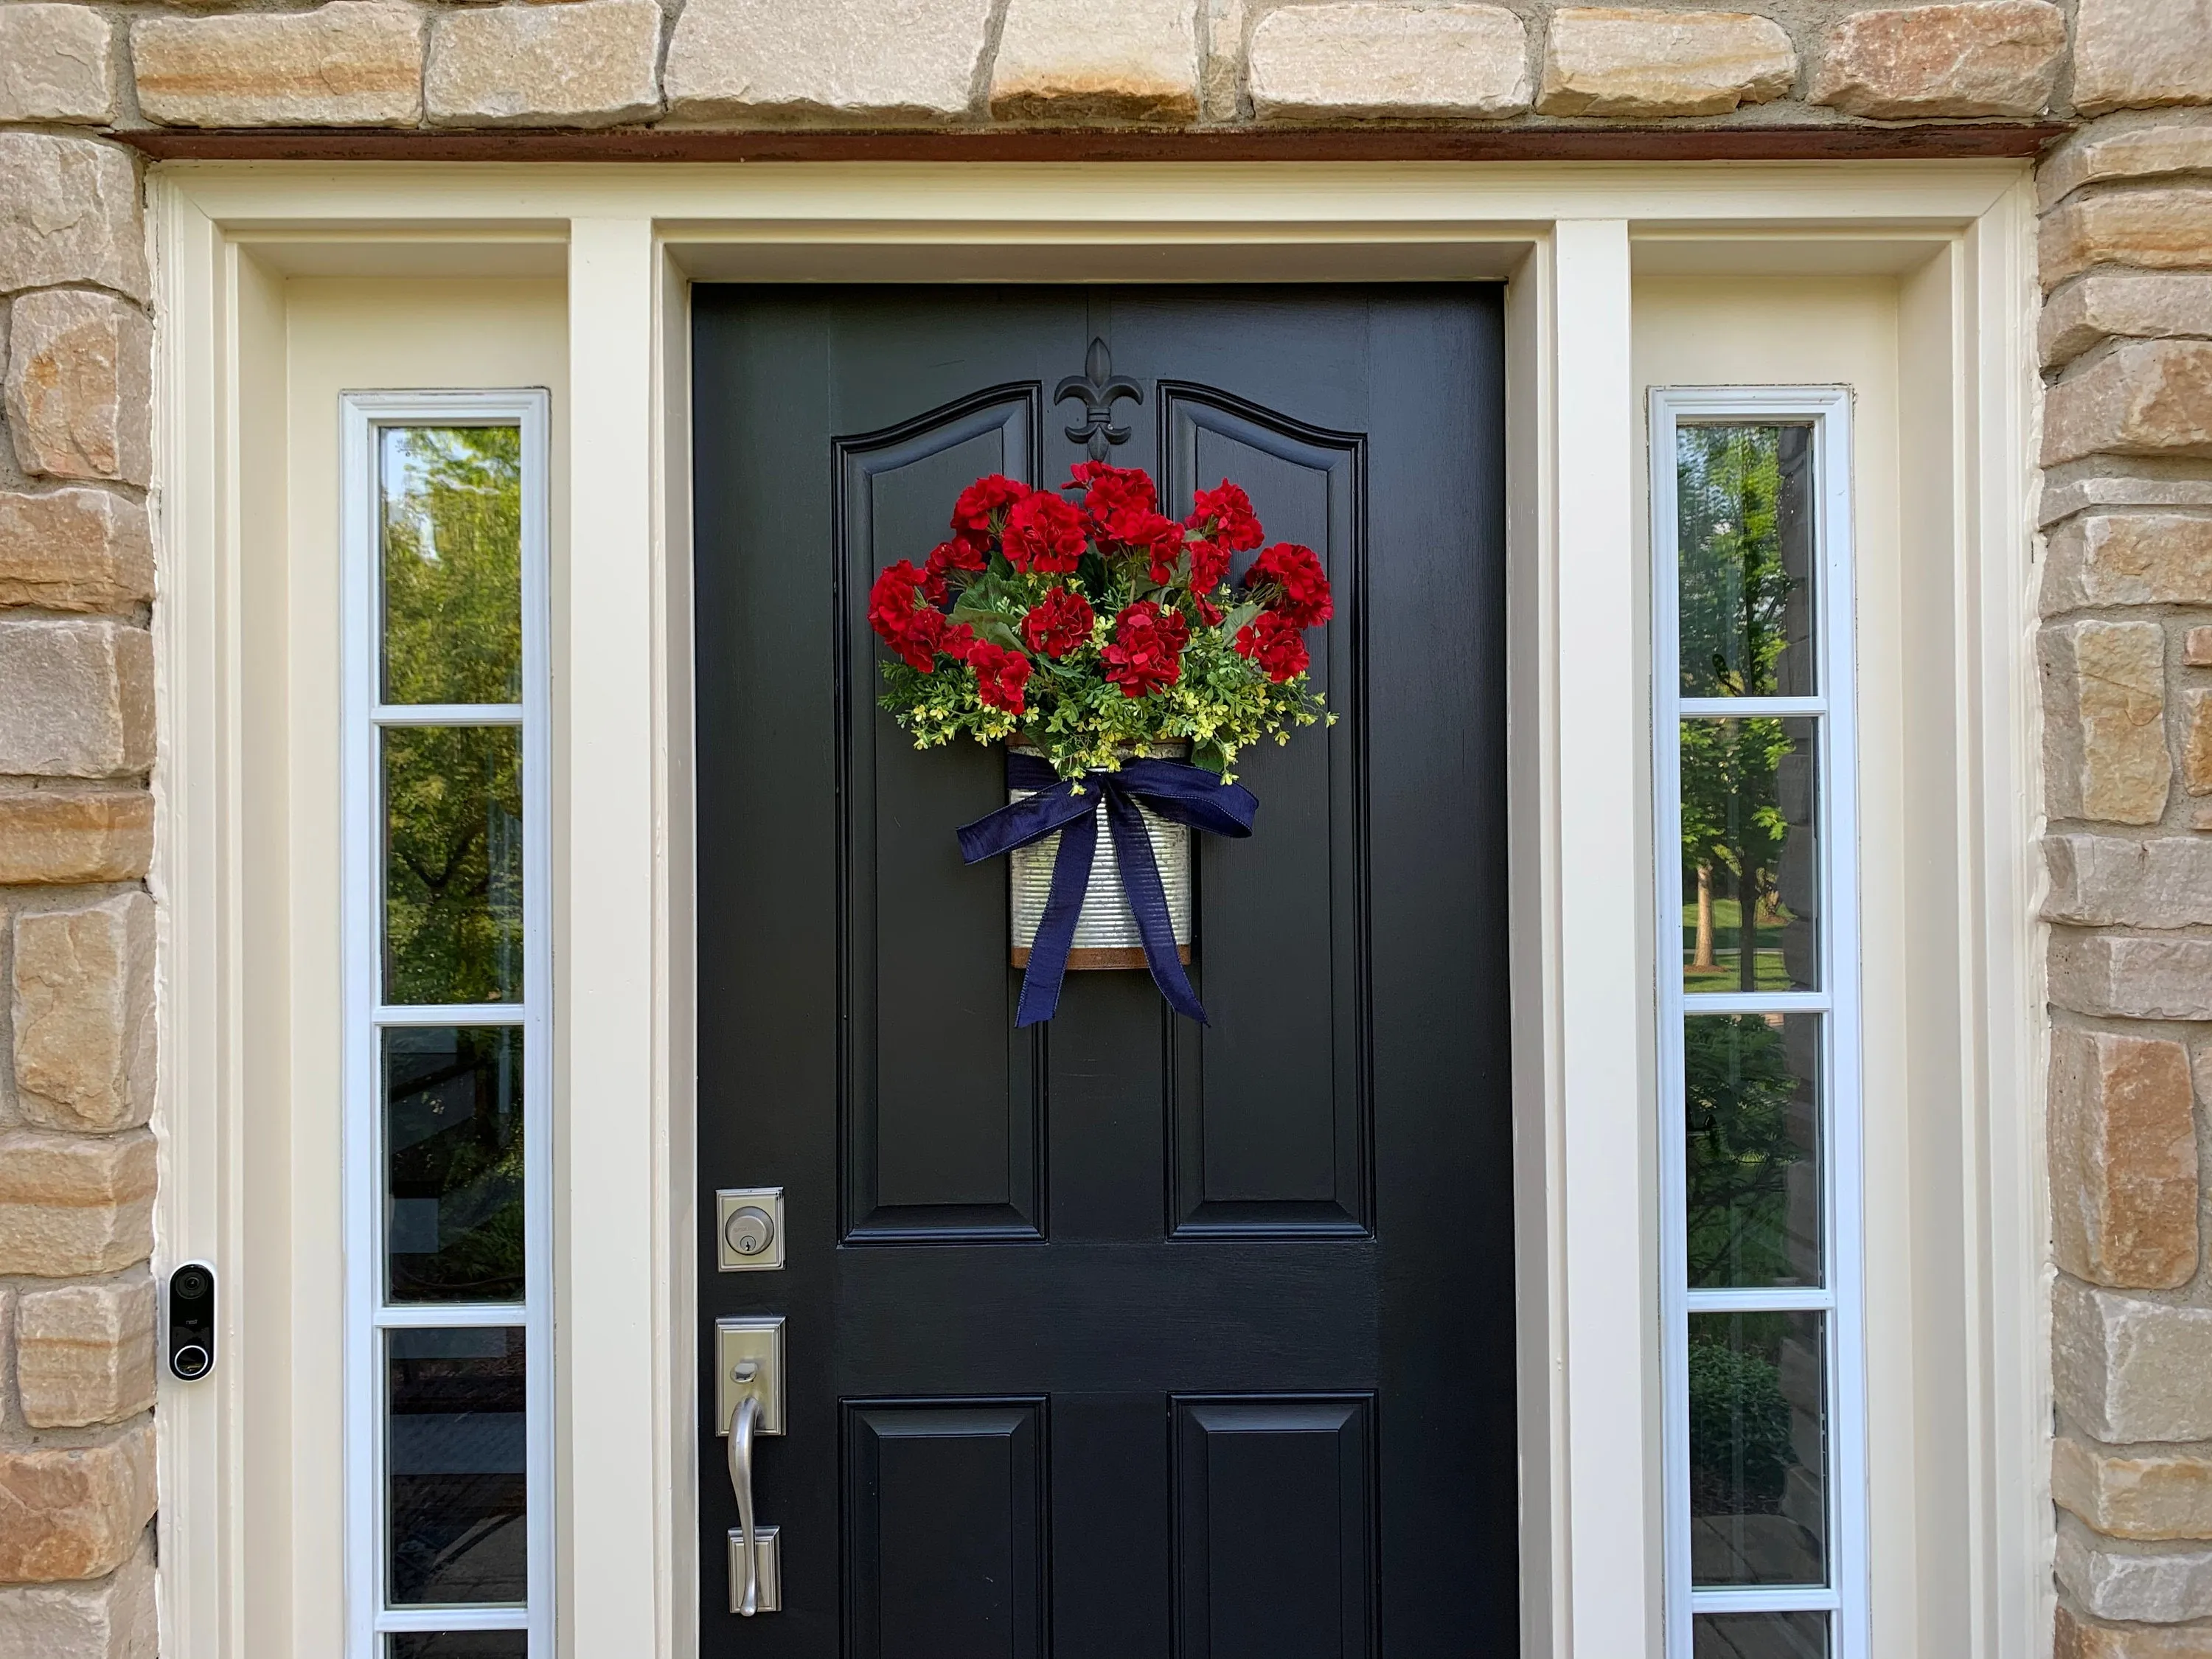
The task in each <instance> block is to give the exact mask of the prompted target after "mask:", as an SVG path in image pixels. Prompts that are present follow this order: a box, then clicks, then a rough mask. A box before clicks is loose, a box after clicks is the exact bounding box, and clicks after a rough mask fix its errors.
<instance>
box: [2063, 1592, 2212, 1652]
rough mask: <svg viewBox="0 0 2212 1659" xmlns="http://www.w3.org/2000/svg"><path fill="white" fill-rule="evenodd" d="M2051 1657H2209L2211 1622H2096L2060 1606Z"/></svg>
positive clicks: (2211, 1642) (2211, 1647)
mask: <svg viewBox="0 0 2212 1659" xmlns="http://www.w3.org/2000/svg"><path fill="white" fill-rule="evenodd" d="M2051 1659H2212V1625H2185V1626H2172V1625H2169V1626H2157V1625H2128V1626H2116V1625H2099V1624H2093V1623H2091V1622H2089V1621H2088V1620H2085V1619H2081V1618H2078V1617H2076V1616H2075V1613H2074V1612H2073V1610H2072V1609H2071V1608H2069V1607H2065V1606H2063V1605H2061V1606H2060V1607H2059V1609H2058V1616H2057V1623H2056V1624H2055V1625H2054V1626H2053V1628H2052V1632H2051Z"/></svg>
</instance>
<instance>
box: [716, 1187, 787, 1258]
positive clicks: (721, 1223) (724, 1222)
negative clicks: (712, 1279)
mask: <svg viewBox="0 0 2212 1659" xmlns="http://www.w3.org/2000/svg"><path fill="white" fill-rule="evenodd" d="M781 1266H783V1188H781V1187H729V1188H724V1189H723V1190H722V1191H720V1192H719V1193H716V1194H714V1267H715V1269H716V1271H718V1272H720V1273H762V1272H764V1271H766V1270H768V1269H769V1268H773V1267H781Z"/></svg>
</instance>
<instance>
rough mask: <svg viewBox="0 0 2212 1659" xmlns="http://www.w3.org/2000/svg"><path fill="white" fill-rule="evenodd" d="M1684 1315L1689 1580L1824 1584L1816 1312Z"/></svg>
mask: <svg viewBox="0 0 2212 1659" xmlns="http://www.w3.org/2000/svg"><path fill="white" fill-rule="evenodd" d="M1689 1318H1690V1576H1691V1578H1692V1581H1693V1582H1695V1583H1699V1584H1818V1583H1824V1582H1826V1574H1827V1548H1826V1538H1827V1530H1828V1527H1827V1507H1826V1506H1827V1478H1826V1470H1827V1401H1826V1383H1825V1382H1824V1380H1823V1379H1824V1376H1825V1375H1826V1372H1825V1359H1824V1356H1823V1354H1822V1341H1823V1338H1824V1336H1825V1334H1826V1333H1825V1331H1824V1330H1823V1325H1824V1323H1825V1316H1823V1315H1820V1314H1817V1313H1693V1314H1692V1315H1691V1316H1689Z"/></svg>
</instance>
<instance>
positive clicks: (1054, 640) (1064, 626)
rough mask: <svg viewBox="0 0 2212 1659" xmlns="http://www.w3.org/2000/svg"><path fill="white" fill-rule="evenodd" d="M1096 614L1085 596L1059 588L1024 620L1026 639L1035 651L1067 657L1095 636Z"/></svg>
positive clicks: (1023, 636)
mask: <svg viewBox="0 0 2212 1659" xmlns="http://www.w3.org/2000/svg"><path fill="white" fill-rule="evenodd" d="M1096 614H1097V613H1095V612H1094V611H1092V610H1091V601H1090V600H1088V599H1085V598H1084V597H1083V595H1082V594H1080V593H1072V592H1069V591H1068V590H1067V589H1066V588H1064V587H1055V588H1054V589H1053V590H1052V592H1049V593H1048V594H1046V595H1045V596H1044V598H1042V599H1039V600H1038V601H1037V602H1036V605H1035V606H1033V607H1032V608H1031V609H1030V613H1029V615H1028V616H1026V617H1023V618H1022V638H1024V640H1026V641H1029V647H1030V650H1032V651H1042V652H1043V653H1044V654H1045V655H1046V656H1048V657H1064V656H1066V654H1067V653H1069V652H1071V651H1073V650H1074V649H1075V647H1078V646H1079V645H1081V644H1083V643H1084V641H1086V640H1088V639H1089V638H1090V637H1091V623H1092V621H1093V620H1094V619H1095V617H1096Z"/></svg>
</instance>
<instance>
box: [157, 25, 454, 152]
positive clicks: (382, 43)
mask: <svg viewBox="0 0 2212 1659" xmlns="http://www.w3.org/2000/svg"><path fill="white" fill-rule="evenodd" d="M131 65H132V68H133V69H134V70H135V71H136V72H137V82H138V107H139V108H140V109H141V110H142V111H143V112H144V113H145V115H146V118H147V119H149V120H150V121H158V122H161V123H162V124H164V125H168V126H185V127H392V126H412V125H415V123H416V122H417V121H419V120H421V119H422V14H421V13H420V12H418V11H417V10H416V9H415V8H414V7H412V6H410V5H404V4H399V3H395V0H329V3H328V4H326V5H322V6H318V7H316V8H315V9H313V10H312V11H297V12H240V13H236V14H234V15H228V16H222V17H155V18H149V19H145V20H142V21H138V22H136V23H133V24H132V25H131Z"/></svg>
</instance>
